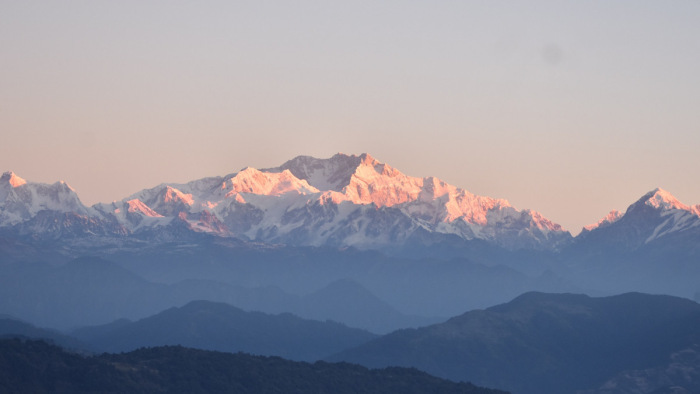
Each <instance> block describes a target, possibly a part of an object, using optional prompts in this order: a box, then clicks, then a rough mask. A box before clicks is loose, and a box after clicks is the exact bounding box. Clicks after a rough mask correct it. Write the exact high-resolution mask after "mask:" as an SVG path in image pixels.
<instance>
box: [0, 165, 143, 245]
mask: <svg viewBox="0 0 700 394" xmlns="http://www.w3.org/2000/svg"><path fill="white" fill-rule="evenodd" d="M0 229H2V230H3V232H5V233H7V232H10V233H15V234H17V235H20V236H28V237H31V238H34V239H57V238H61V237H86V236H87V237H90V236H107V237H114V236H117V237H120V236H123V235H126V234H127V233H128V232H129V231H128V229H127V228H125V227H123V226H120V225H119V224H118V223H116V222H114V221H110V220H105V218H104V217H103V216H102V215H101V214H100V213H99V212H98V211H97V210H96V209H94V208H89V207H86V206H84V205H83V203H82V202H80V199H79V198H78V195H77V194H76V193H75V191H74V190H73V189H72V188H71V187H70V186H68V184H67V183H65V182H63V181H59V182H56V183H54V184H51V185H49V184H44V183H34V182H27V181H25V180H24V179H22V178H20V177H19V176H17V175H15V174H14V173H12V172H6V173H4V174H3V175H2V177H0Z"/></svg>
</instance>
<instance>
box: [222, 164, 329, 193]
mask: <svg viewBox="0 0 700 394" xmlns="http://www.w3.org/2000/svg"><path fill="white" fill-rule="evenodd" d="M224 187H225V188H227V189H228V190H229V191H228V192H227V193H226V197H230V196H234V195H236V194H238V193H251V194H262V195H268V196H279V195H282V194H286V193H290V192H297V193H299V194H313V193H318V192H319V190H318V189H317V188H315V187H313V186H311V185H309V183H308V182H307V181H306V180H303V179H299V178H297V177H296V176H294V174H293V173H292V172H291V171H290V170H283V171H282V172H262V171H260V170H256V169H255V168H252V167H248V168H246V169H244V170H242V171H240V172H239V173H237V174H236V175H235V176H234V177H232V178H231V179H230V180H229V181H228V184H224Z"/></svg>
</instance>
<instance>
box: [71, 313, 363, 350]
mask: <svg viewBox="0 0 700 394" xmlns="http://www.w3.org/2000/svg"><path fill="white" fill-rule="evenodd" d="M72 335H73V336H75V337H76V338H78V339H80V340H82V341H84V342H85V343H88V344H90V345H91V346H93V347H95V348H97V349H100V350H102V351H107V352H125V351H131V350H134V349H137V348H140V347H147V346H163V345H183V346H188V347H193V348H197V349H205V350H218V351H225V352H247V353H253V354H259V355H274V356H280V357H284V358H287V359H291V360H303V361H315V360H319V359H321V358H323V357H325V356H328V355H330V354H333V353H336V352H339V351H341V350H344V349H347V348H350V347H354V346H357V345H360V344H362V343H365V342H367V341H369V340H371V339H374V338H376V335H374V334H372V333H369V332H367V331H363V330H360V329H354V328H349V327H347V326H344V325H342V324H339V323H335V322H318V321H313V320H305V319H302V318H299V317H297V316H294V315H291V314H281V315H268V314H265V313H261V312H245V311H243V310H241V309H238V308H236V307H233V306H231V305H228V304H224V303H218V302H210V301H193V302H190V303H188V304H187V305H185V306H183V307H181V308H170V309H168V310H165V311H163V312H161V313H158V314H156V315H154V316H151V317H147V318H145V319H141V320H139V321H136V322H128V321H124V320H122V321H117V322H114V323H111V324H107V325H103V326H97V327H87V328H82V329H78V330H76V331H74V332H72Z"/></svg>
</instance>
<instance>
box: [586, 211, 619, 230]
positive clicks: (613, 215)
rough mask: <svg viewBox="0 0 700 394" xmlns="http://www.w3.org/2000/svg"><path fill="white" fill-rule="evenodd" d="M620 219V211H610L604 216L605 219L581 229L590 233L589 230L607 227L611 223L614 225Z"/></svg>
mask: <svg viewBox="0 0 700 394" xmlns="http://www.w3.org/2000/svg"><path fill="white" fill-rule="evenodd" d="M621 217H622V213H621V212H620V211H618V210H616V209H613V210H612V211H610V213H608V214H607V215H605V217H603V218H602V219H600V220H599V221H598V222H597V223H593V224H589V225H587V226H584V227H583V229H584V230H587V231H591V230H593V229H596V228H598V227H600V226H604V225H608V224H611V223H615V222H616V221H618V220H619V219H620V218H621Z"/></svg>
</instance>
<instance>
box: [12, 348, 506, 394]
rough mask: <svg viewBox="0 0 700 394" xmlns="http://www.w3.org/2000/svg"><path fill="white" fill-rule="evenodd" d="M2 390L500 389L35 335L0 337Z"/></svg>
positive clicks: (409, 374)
mask: <svg viewBox="0 0 700 394" xmlns="http://www.w3.org/2000/svg"><path fill="white" fill-rule="evenodd" d="M0 366H2V368H0V392H3V393H30V392H31V393H77V392H80V393H154V392H168V393H238V394H246V393H251V394H253V393H255V394H258V393H340V394H343V393H360V392H361V393H406V394H412V393H415V394H418V393H436V394H437V393H448V394H451V393H460V394H506V393H505V392H503V391H499V390H490V389H485V388H481V387H476V386H474V385H472V384H469V383H453V382H450V381H447V380H443V379H439V378H435V377H433V376H430V375H428V374H426V373H423V372H420V371H417V370H415V369H406V368H388V369H384V370H368V369H366V368H363V367H360V366H357V365H350V364H344V363H341V364H329V363H324V362H318V363H315V364H308V363H302V362H294V361H288V360H284V359H281V358H277V357H262V356H252V355H248V354H242V353H239V354H228V353H220V352H212V351H204V350H195V349H188V348H183V347H179V346H169V347H157V348H149V349H139V350H137V351H134V352H130V353H125V354H102V355H100V356H95V357H81V356H79V355H76V354H72V353H67V352H66V351H64V350H62V349H61V348H59V347H57V346H53V345H48V344H46V343H45V342H41V341H22V340H18V339H11V340H0Z"/></svg>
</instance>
